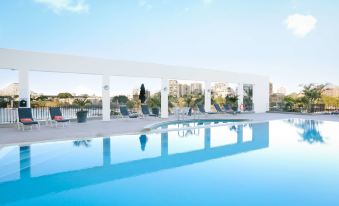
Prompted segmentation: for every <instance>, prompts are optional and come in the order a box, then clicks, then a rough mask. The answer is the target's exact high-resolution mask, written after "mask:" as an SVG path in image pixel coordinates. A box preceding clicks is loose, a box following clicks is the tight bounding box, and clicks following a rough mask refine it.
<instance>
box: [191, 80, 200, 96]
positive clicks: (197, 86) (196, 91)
mask: <svg viewBox="0 0 339 206" xmlns="http://www.w3.org/2000/svg"><path fill="white" fill-rule="evenodd" d="M191 93H192V94H197V95H198V94H202V84H201V83H192V84H191Z"/></svg>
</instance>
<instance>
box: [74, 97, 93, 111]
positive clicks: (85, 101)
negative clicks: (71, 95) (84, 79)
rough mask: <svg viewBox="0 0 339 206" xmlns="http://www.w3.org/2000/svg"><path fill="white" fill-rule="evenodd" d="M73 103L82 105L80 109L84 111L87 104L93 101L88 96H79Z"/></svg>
mask: <svg viewBox="0 0 339 206" xmlns="http://www.w3.org/2000/svg"><path fill="white" fill-rule="evenodd" d="M73 104H75V105H77V106H79V107H80V111H83V110H84V109H85V107H86V106H88V105H90V104H91V101H89V100H88V99H87V98H77V99H75V100H74V102H73Z"/></svg>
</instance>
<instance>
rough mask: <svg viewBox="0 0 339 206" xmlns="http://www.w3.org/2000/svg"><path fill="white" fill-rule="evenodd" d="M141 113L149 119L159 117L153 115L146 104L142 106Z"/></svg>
mask: <svg viewBox="0 0 339 206" xmlns="http://www.w3.org/2000/svg"><path fill="white" fill-rule="evenodd" d="M141 112H142V114H143V116H149V117H157V116H158V115H156V114H151V113H150V111H149V107H148V105H146V104H142V105H141Z"/></svg>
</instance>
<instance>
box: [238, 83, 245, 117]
mask: <svg viewBox="0 0 339 206" xmlns="http://www.w3.org/2000/svg"><path fill="white" fill-rule="evenodd" d="M237 93H238V111H241V109H242V108H243V107H242V104H243V103H244V84H242V83H240V84H238V89H237ZM241 107H242V108H241Z"/></svg>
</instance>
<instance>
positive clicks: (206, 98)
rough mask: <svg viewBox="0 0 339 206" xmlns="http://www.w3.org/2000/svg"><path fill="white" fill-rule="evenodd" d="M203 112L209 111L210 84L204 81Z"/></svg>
mask: <svg viewBox="0 0 339 206" xmlns="http://www.w3.org/2000/svg"><path fill="white" fill-rule="evenodd" d="M204 104H205V111H206V112H210V111H211V82H210V81H205V103H204Z"/></svg>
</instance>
